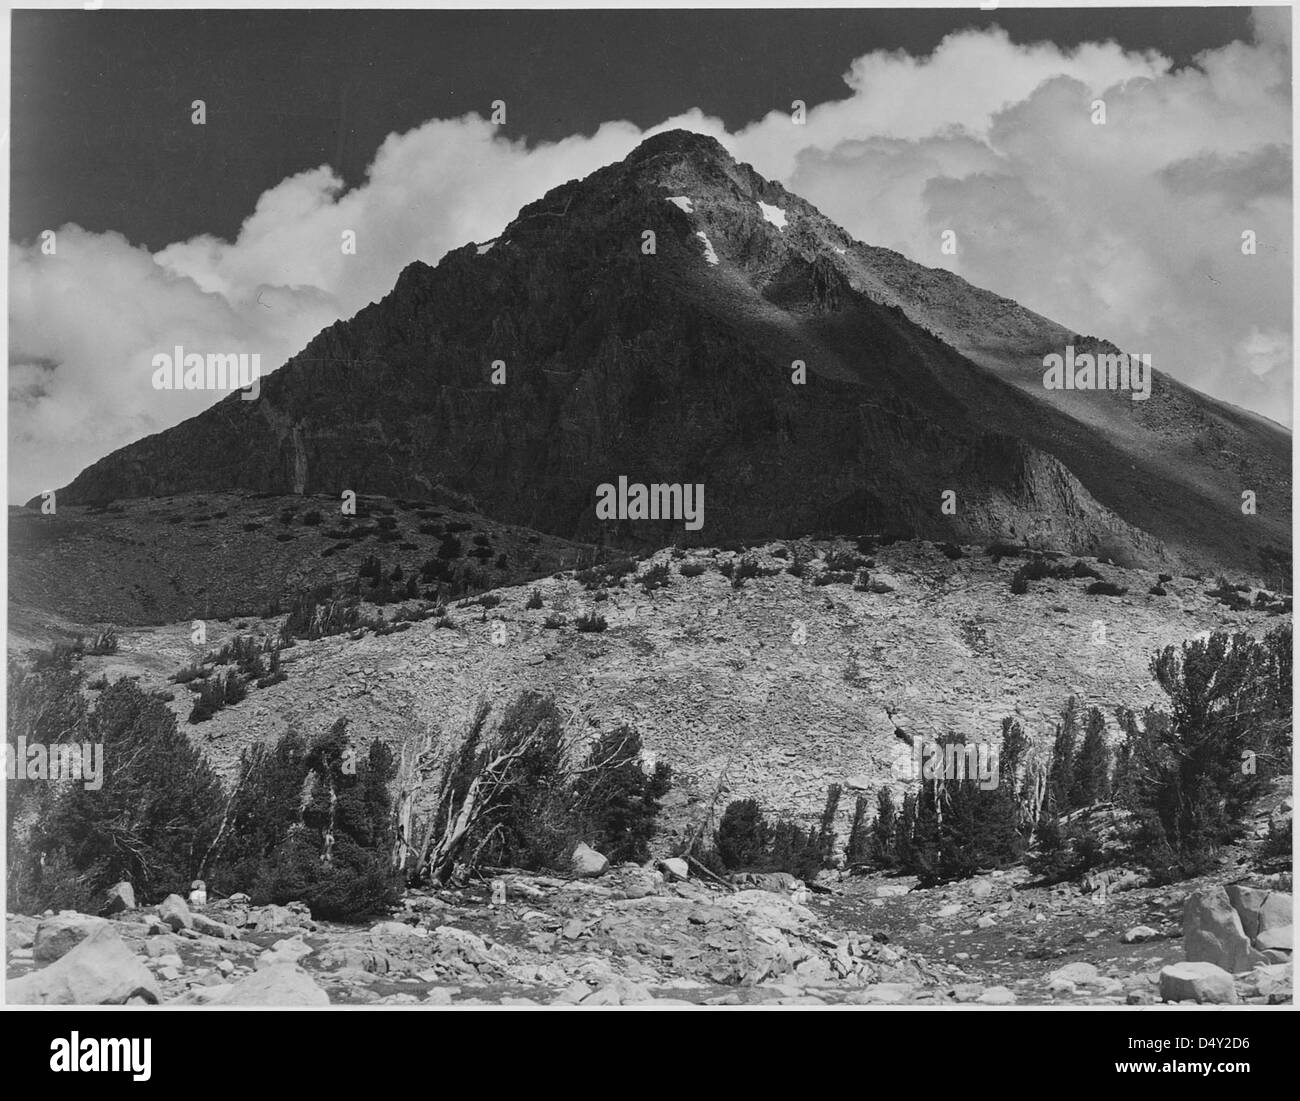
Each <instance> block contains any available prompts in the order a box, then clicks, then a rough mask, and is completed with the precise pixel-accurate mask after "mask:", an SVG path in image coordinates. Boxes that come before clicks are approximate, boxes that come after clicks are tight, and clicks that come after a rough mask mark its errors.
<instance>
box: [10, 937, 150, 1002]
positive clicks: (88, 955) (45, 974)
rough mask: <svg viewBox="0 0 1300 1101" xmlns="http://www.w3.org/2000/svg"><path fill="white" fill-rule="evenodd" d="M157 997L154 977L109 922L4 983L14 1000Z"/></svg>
mask: <svg viewBox="0 0 1300 1101" xmlns="http://www.w3.org/2000/svg"><path fill="white" fill-rule="evenodd" d="M158 998H159V995H158V983H157V981H156V980H155V979H154V977H153V975H151V974H150V973H149V969H148V968H147V967H145V965H144V964H143V963H142V962H141V961H140V960H139V959H138V958H137V957H136V955H135V954H134V953H133V952H132V951H131V950H130V949H129V948H127V946H126V945H125V944H123V943H122V938H121V937H119V936H118V935H117V933H116V932H115V931H114V929H113V927H112V926H111V925H110V924H109V923H108V922H104V923H103V924H102V925H101V926H98V927H96V928H95V929H93V930H92V931H91V932H90V933H89V934H88V935H87V936H86V937H85V939H83V940H82V941H81V942H80V943H79V944H77V945H76V946H75V947H74V948H73V949H72V950H71V951H70V952H68V953H67V954H66V955H65V956H62V957H61V958H60V959H57V960H55V961H54V962H53V963H52V964H50V965H49V966H48V967H42V968H41V969H40V970H38V971H33V972H31V973H30V974H28V975H24V976H23V977H22V978H20V979H14V980H12V981H11V982H8V983H6V984H5V1000H6V1001H7V1002H9V1003H11V1004H13V1005H124V1004H125V1003H126V1002H128V1001H130V1000H131V999H139V1002H137V1004H139V1003H140V1002H143V1003H147V1004H155V1005H156V1004H157V1002H158Z"/></svg>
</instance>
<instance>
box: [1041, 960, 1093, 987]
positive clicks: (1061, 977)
mask: <svg viewBox="0 0 1300 1101" xmlns="http://www.w3.org/2000/svg"><path fill="white" fill-rule="evenodd" d="M1100 978H1101V974H1100V972H1098V970H1097V968H1096V967H1095V966H1093V965H1092V964H1090V963H1083V962H1079V963H1067V964H1066V965H1065V966H1064V967H1058V968H1057V969H1056V970H1055V971H1053V972H1052V973H1051V974H1050V975H1048V976H1047V981H1048V982H1049V983H1052V982H1057V981H1061V982H1069V983H1074V984H1075V985H1077V986H1091V985H1092V984H1093V983H1096V982H1097V981H1098V980H1099V979H1100Z"/></svg>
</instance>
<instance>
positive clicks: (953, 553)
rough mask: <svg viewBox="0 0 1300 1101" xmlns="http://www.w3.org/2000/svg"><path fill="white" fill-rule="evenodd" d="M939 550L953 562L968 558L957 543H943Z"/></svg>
mask: <svg viewBox="0 0 1300 1101" xmlns="http://www.w3.org/2000/svg"><path fill="white" fill-rule="evenodd" d="M939 550H940V551H941V552H942V553H943V556H944V557H945V558H947V559H949V560H951V561H953V562H955V561H957V559H959V558H965V557H966V552H965V551H964V550H962V549H961V547H959V546H957V544H956V543H941V544H940V545H939Z"/></svg>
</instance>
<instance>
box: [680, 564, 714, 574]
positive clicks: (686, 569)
mask: <svg viewBox="0 0 1300 1101" xmlns="http://www.w3.org/2000/svg"><path fill="white" fill-rule="evenodd" d="M707 569H708V567H707V566H706V565H705V564H704V563H703V562H683V563H682V564H681V566H680V567H679V568H678V570H677V572H678V573H680V574H681V575H682V576H683V577H699V576H700V575H701V574H702V573H704V572H705V571H706V570H707Z"/></svg>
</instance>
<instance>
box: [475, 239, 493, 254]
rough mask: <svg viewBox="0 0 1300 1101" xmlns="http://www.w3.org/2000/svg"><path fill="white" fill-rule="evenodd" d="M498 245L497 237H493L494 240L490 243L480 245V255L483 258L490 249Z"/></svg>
mask: <svg viewBox="0 0 1300 1101" xmlns="http://www.w3.org/2000/svg"><path fill="white" fill-rule="evenodd" d="M496 243H497V239H496V238H495V237H493V238H492V240H490V241H485V242H484V243H483V244H481V245H479V247H478V254H479V255H480V256H482V255H483V254H484V253H485V252H487V251H488V249H490V248H491V247H492V246H493V245H495V244H496Z"/></svg>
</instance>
